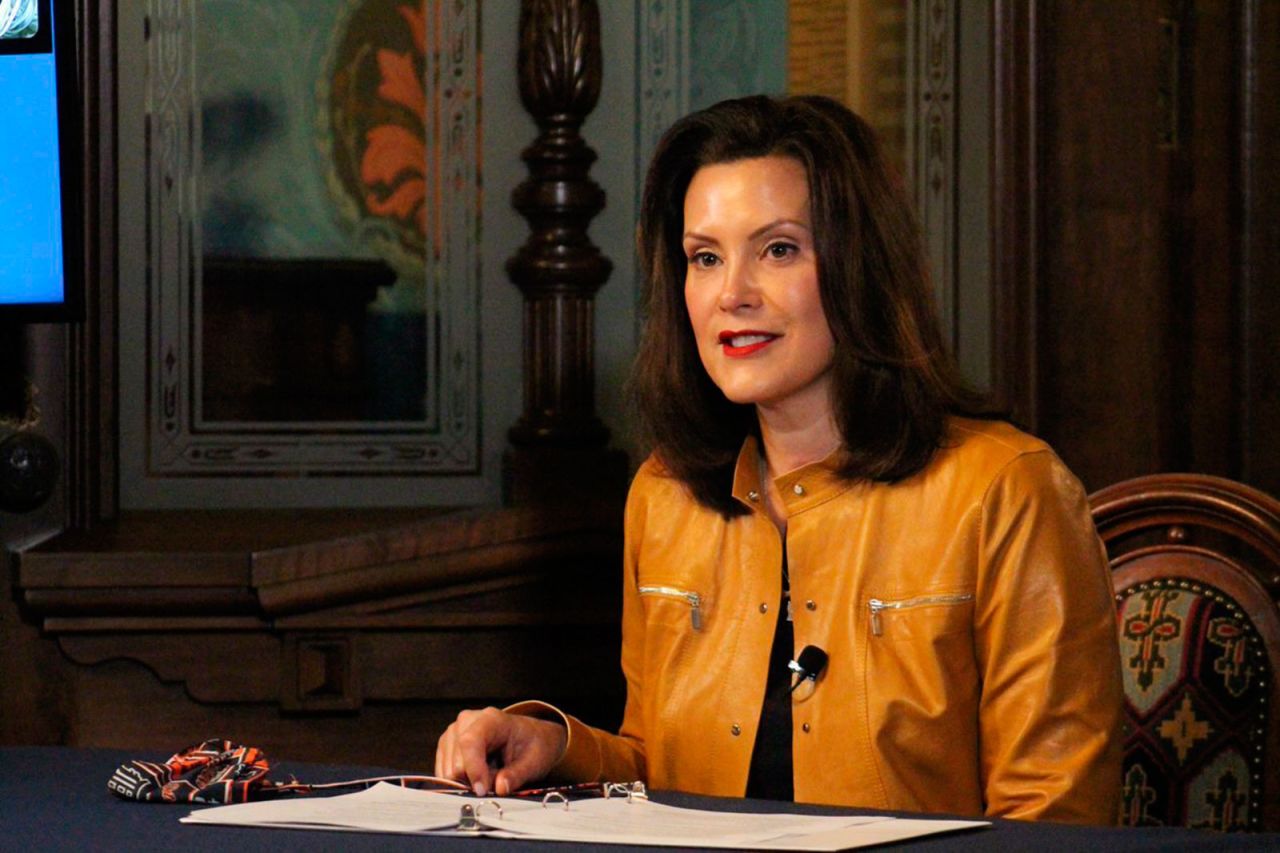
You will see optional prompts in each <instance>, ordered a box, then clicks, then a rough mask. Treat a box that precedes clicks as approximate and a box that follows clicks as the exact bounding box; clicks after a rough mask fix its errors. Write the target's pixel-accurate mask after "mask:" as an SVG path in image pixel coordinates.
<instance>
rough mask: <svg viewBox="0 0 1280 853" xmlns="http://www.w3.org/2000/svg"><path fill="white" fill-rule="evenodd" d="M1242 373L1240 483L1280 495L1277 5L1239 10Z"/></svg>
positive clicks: (1250, 1)
mask: <svg viewBox="0 0 1280 853" xmlns="http://www.w3.org/2000/svg"><path fill="white" fill-rule="evenodd" d="M1239 10H1240V18H1239V27H1240V35H1239V45H1240V53H1241V55H1240V57H1239V59H1238V62H1237V67H1238V68H1239V69H1240V78H1239V99H1240V105H1239V122H1240V127H1239V132H1238V135H1237V139H1238V145H1239V147H1238V150H1237V164H1238V166H1237V168H1238V169H1239V173H1238V178H1237V180H1238V182H1239V186H1240V204H1241V208H1240V213H1239V217H1240V221H1239V227H1238V228H1237V229H1236V233H1237V234H1238V235H1239V236H1238V244H1237V247H1236V252H1237V257H1238V259H1239V268H1238V269H1239V282H1240V285H1239V286H1240V294H1239V307H1240V310H1239V316H1240V327H1239V336H1240V340H1241V341H1242V344H1243V345H1242V358H1241V360H1240V367H1239V380H1238V382H1239V389H1240V393H1239V405H1240V407H1241V411H1240V412H1239V416H1240V425H1241V426H1240V430H1241V435H1240V445H1241V457H1242V458H1241V460H1240V464H1241V478H1242V479H1244V480H1247V481H1248V482H1250V483H1253V484H1254V485H1256V486H1258V487H1260V488H1262V489H1263V490H1265V491H1267V492H1271V493H1273V494H1275V493H1280V454H1277V453H1276V452H1275V436H1274V425H1275V424H1277V423H1280V371H1277V370H1276V365H1277V364H1280V338H1278V337H1277V336H1276V333H1275V329H1276V327H1277V325H1278V324H1280V299H1277V298H1276V295H1275V294H1276V282H1277V280H1280V240H1278V239H1277V236H1276V225H1275V223H1276V222H1277V221H1280V3H1274V2H1263V0H1245V2H1243V3H1241V4H1240V5H1239Z"/></svg>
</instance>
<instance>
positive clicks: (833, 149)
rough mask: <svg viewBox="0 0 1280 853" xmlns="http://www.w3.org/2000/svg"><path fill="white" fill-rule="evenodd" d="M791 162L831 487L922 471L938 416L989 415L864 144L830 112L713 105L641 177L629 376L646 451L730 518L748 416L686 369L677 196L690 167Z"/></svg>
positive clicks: (833, 108) (803, 106) (896, 201)
mask: <svg viewBox="0 0 1280 853" xmlns="http://www.w3.org/2000/svg"><path fill="white" fill-rule="evenodd" d="M774 155H777V156H783V157H791V158H794V159H795V160H796V161H798V162H799V163H801V164H802V165H803V166H804V169H805V174H806V175H807V176H808V181H809V205H810V218H811V223H812V228H813V234H814V247H815V251H816V254H817V259H818V288H819V291H820V293H821V297H822V307H823V310H824V312H825V314H826V318H827V324H828V325H829V326H830V328H831V334H832V337H833V338H834V339H835V358H834V363H833V365H832V379H833V381H832V397H833V399H832V408H833V412H834V416H835V420H836V425H837V427H838V428H839V430H840V433H841V435H842V436H843V439H844V448H843V449H844V451H845V453H844V458H843V460H842V464H841V468H840V474H841V475H842V476H844V477H846V478H849V479H869V480H879V481H889V482H892V481H895V480H900V479H902V478H904V477H908V476H910V475H911V474H914V473H916V472H917V471H919V470H921V469H922V468H923V467H924V466H925V465H926V464H927V463H928V462H929V460H930V458H931V457H932V456H933V452H934V451H935V450H936V449H937V447H938V446H939V445H940V443H941V441H942V438H943V434H944V431H945V429H946V418H947V416H948V415H949V414H966V415H972V416H979V417H988V416H990V414H989V413H990V408H989V407H988V405H987V403H986V401H985V399H984V398H983V397H982V396H981V395H979V394H977V393H975V392H974V391H972V390H971V389H970V388H969V387H968V386H967V385H966V384H965V383H964V381H963V380H962V379H961V377H960V373H959V370H958V369H957V368H956V366H955V363H954V361H953V360H952V358H951V355H950V353H949V352H948V350H947V348H946V346H945V345H944V343H943V338H942V333H941V330H940V329H939V326H938V321H937V318H936V315H935V313H934V306H933V299H932V293H931V290H930V286H929V281H928V275H927V273H926V270H925V262H924V256H923V250H922V245H921V241H920V236H919V230H918V228H917V226H916V222H915V218H914V216H913V214H912V211H911V206H910V203H909V202H908V200H907V198H906V195H905V192H904V189H903V187H902V185H901V182H900V181H898V180H897V179H896V177H895V175H894V174H893V172H892V171H891V169H890V168H889V167H888V165H887V163H886V162H885V159H884V156H883V155H882V153H881V151H880V148H879V144H878V143H877V141H876V138H875V134H874V133H873V132H872V130H871V128H870V127H868V126H867V124H866V123H865V122H864V121H863V120H862V119H860V118H859V117H858V116H856V115H855V114H854V113H853V112H851V111H850V110H849V109H847V108H846V107H844V106H843V105H841V104H840V103H838V102H836V101H834V100H831V99H830V98H824V97H818V96H799V97H788V98H770V97H765V96H761V95H757V96H752V97H748V98H741V99H736V100H730V101H722V102H720V103H718V104H715V105H714V106H711V107H708V108H707V109H704V110H701V111H699V112H695V113H693V114H691V115H689V116H686V117H685V118H683V119H681V120H680V121H678V122H676V123H675V125H673V126H672V127H671V129H670V130H668V131H667V132H666V134H665V135H664V136H663V137H662V139H661V140H660V141H659V143H658V147H657V150H656V152H655V153H654V156H653V160H652V162H651V164H650V166H649V172H648V175H647V176H646V178H645V185H644V195H643V199H642V201H641V209H640V222H639V234H638V252H639V257H640V263H641V268H642V272H643V275H644V277H645V282H646V291H645V299H644V310H645V314H646V317H645V325H644V331H643V333H642V335H641V341H640V350H639V355H638V356H637V359H636V363H635V368H634V371H633V374H632V384H631V388H632V394H633V397H634V400H635V403H636V404H637V406H638V409H639V413H640V421H641V426H642V429H643V432H644V438H645V439H646V440H647V441H648V442H649V443H651V444H652V446H653V447H654V450H655V452H656V454H657V456H658V458H659V460H660V461H661V462H662V464H663V465H664V466H665V467H666V469H667V470H668V471H669V472H670V473H671V474H672V475H673V476H675V477H677V478H678V479H680V480H681V481H683V482H684V483H685V484H686V485H687V486H688V487H689V489H690V491H691V492H692V493H693V495H694V497H695V498H696V499H697V500H698V501H699V502H700V503H702V504H704V505H706V506H708V507H711V508H713V509H715V510H717V511H719V512H720V513H721V514H723V515H725V516H726V517H729V516H733V515H738V514H741V513H744V512H745V511H746V510H745V509H744V508H743V507H741V506H740V505H738V504H737V503H736V502H735V501H734V500H733V498H732V496H731V494H730V490H731V486H732V481H733V469H734V464H735V461H736V458H737V454H738V451H739V449H740V448H741V446H742V442H743V440H744V438H745V437H746V436H747V435H748V434H750V433H754V432H758V429H759V427H758V424H757V422H756V416H755V408H754V407H753V406H750V405H741V404H736V403H732V402H730V401H729V400H728V399H727V398H726V397H725V396H724V395H723V394H722V393H721V392H720V390H719V389H718V388H717V387H716V386H715V385H714V384H713V383H712V382H711V379H710V378H709V377H708V375H707V373H706V371H705V370H704V369H703V366H702V363H701V361H700V359H699V357H698V350H697V345H696V343H695V341H694V338H693V332H692V329H691V327H690V324H689V318H688V314H687V311H686V308H685V303H684V295H683V294H684V279H685V271H686V265H687V259H686V258H685V254H684V250H683V247H682V242H681V241H682V236H683V232H684V197H685V192H686V191H687V189H688V187H689V183H690V181H692V179H693V176H694V173H696V172H697V171H698V170H699V169H700V168H702V167H703V166H708V165H712V164H716V163H725V162H731V161H734V160H742V159H747V158H753V157H765V156H774Z"/></svg>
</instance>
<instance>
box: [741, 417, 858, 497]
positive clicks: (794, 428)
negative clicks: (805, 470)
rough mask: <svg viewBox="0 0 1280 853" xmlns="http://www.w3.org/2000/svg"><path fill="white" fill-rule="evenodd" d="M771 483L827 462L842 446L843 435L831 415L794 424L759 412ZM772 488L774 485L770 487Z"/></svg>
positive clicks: (792, 421) (794, 422) (782, 418)
mask: <svg viewBox="0 0 1280 853" xmlns="http://www.w3.org/2000/svg"><path fill="white" fill-rule="evenodd" d="M757 416H758V418H759V421H760V437H761V439H762V441H763V444H764V456H765V459H766V460H767V462H768V471H769V479H770V480H771V481H772V479H773V478H774V477H780V476H782V475H783V474H786V473H788V472H791V471H794V470H796V469H797V468H802V467H804V466H805V465H808V464H810V463H812V462H817V461H819V460H821V459H825V458H827V457H828V456H830V455H831V453H832V452H833V451H834V450H835V449H836V448H838V447H839V446H840V440H841V439H840V431H839V429H837V428H836V424H835V421H834V420H833V419H832V418H831V413H830V412H826V413H824V415H823V416H822V417H819V418H813V419H806V420H803V421H794V420H790V419H787V418H785V417H779V416H777V415H776V414H774V413H770V412H768V411H766V410H764V409H757ZM770 485H772V483H770Z"/></svg>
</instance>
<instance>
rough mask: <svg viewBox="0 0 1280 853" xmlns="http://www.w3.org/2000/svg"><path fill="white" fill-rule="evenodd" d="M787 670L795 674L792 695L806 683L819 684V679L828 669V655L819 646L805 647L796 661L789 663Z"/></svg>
mask: <svg viewBox="0 0 1280 853" xmlns="http://www.w3.org/2000/svg"><path fill="white" fill-rule="evenodd" d="M787 669H789V670H791V671H792V672H793V673H795V675H796V678H795V680H794V681H793V682H792V684H791V690H790V691H788V692H790V693H794V692H795V691H796V688H797V687H799V686H800V685H801V684H803V683H804V682H806V681H809V682H812V683H814V684H817V681H818V678H819V677H821V675H822V673H823V672H825V671H826V669H827V653H826V652H824V651H823V650H822V649H820V648H818V647H817V646H805V647H804V648H803V649H801V650H800V654H798V655H796V659H795V660H793V661H790V662H788V663H787Z"/></svg>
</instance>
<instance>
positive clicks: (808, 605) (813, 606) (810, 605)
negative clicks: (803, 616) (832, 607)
mask: <svg viewBox="0 0 1280 853" xmlns="http://www.w3.org/2000/svg"><path fill="white" fill-rule="evenodd" d="M804 609H805V610H817V609H818V603H817V602H816V601H814V600H813V599H812V598H811V599H809V600H808V601H806V602H805V603H804Z"/></svg>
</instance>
